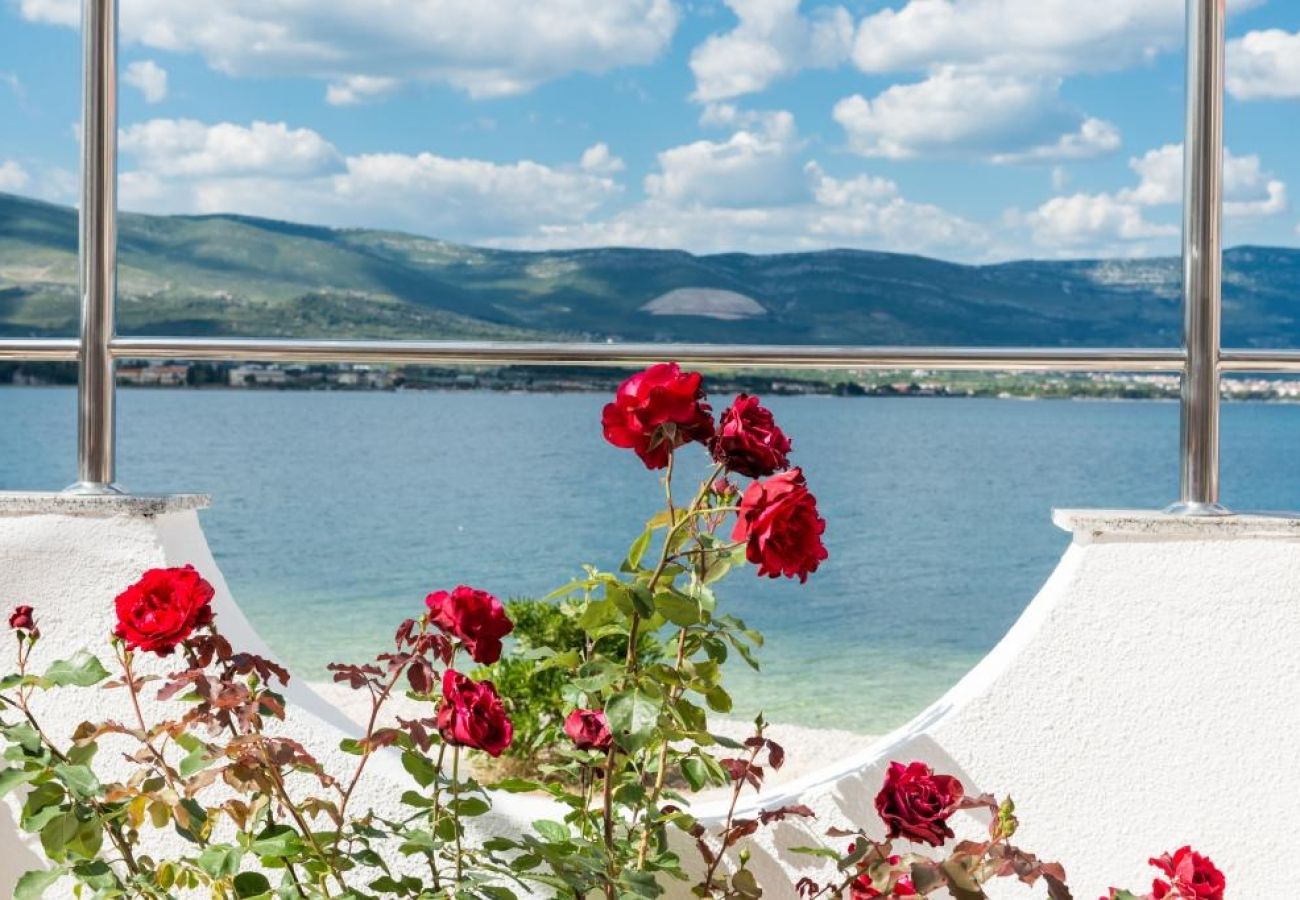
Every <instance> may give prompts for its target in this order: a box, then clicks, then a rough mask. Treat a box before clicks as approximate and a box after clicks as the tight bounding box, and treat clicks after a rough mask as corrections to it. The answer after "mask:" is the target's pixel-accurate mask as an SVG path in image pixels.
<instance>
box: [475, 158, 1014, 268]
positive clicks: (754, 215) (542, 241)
mask: <svg viewBox="0 0 1300 900" xmlns="http://www.w3.org/2000/svg"><path fill="white" fill-rule="evenodd" d="M803 180H804V183H805V184H806V185H807V195H806V196H805V197H804V198H803V199H802V200H800V201H799V202H795V203H788V202H779V203H762V202H754V203H752V204H750V205H745V206H737V205H727V206H722V205H719V206H711V205H707V204H705V203H698V202H697V203H688V204H679V203H673V202H668V201H666V200H664V199H661V198H657V197H650V198H649V199H647V200H646V201H644V202H642V203H639V204H636V205H635V206H632V207H630V208H628V209H625V210H623V211H621V212H619V213H617V214H616V215H613V216H610V217H608V218H606V219H603V220H589V221H584V222H580V223H573V224H569V225H556V226H544V227H542V228H540V229H538V230H537V231H535V232H534V233H532V234H524V235H520V236H517V237H514V238H509V239H506V240H502V241H497V242H496V243H497V244H498V245H500V246H508V247H518V248H526V249H541V248H551V247H593V246H635V247H659V248H686V249H689V250H691V251H693V252H697V253H712V252H717V253H720V252H730V251H744V252H750V253H786V252H792V251H798V250H827V249H834V248H865V249H873V250H894V251H898V252H907V253H931V254H935V255H939V256H949V257H964V258H969V257H972V256H983V255H984V254H986V253H987V251H988V248H989V243H990V240H989V235H988V233H987V231H986V230H985V229H984V228H983V227H982V226H980V225H978V224H976V223H973V222H970V221H968V220H966V219H963V218H961V217H960V216H956V215H954V214H952V213H950V212H948V211H947V210H944V209H941V208H939V207H937V206H933V205H930V204H924V203H914V202H912V201H909V200H907V199H906V198H904V197H902V196H901V195H900V193H899V190H898V186H897V185H896V184H894V183H893V182H892V181H889V180H888V179H885V178H878V177H873V176H869V175H858V176H855V177H852V178H844V179H840V178H834V177H832V176H830V175H827V174H826V173H825V172H824V171H822V169H821V167H820V166H818V165H817V164H816V163H808V164H807V165H806V166H805V167H804V169H803Z"/></svg>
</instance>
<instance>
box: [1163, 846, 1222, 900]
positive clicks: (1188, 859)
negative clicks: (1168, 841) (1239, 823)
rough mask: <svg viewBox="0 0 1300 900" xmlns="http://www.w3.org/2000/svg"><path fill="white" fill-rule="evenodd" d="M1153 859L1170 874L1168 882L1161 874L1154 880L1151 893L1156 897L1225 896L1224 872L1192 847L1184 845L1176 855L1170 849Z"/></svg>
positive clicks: (1208, 899) (1205, 899)
mask: <svg viewBox="0 0 1300 900" xmlns="http://www.w3.org/2000/svg"><path fill="white" fill-rule="evenodd" d="M1150 863H1151V865H1153V866H1155V867H1156V868H1157V869H1159V870H1160V871H1162V872H1164V873H1165V875H1166V876H1168V878H1169V881H1168V882H1166V881H1163V880H1161V879H1159V878H1157V879H1156V880H1155V881H1154V882H1152V885H1151V893H1152V896H1154V897H1155V898H1156V900H1162V898H1169V900H1223V890H1224V887H1225V882H1224V877H1223V873H1222V872H1220V871H1219V869H1218V867H1216V866H1215V865H1214V863H1212V862H1210V859H1209V857H1207V856H1202V855H1201V854H1199V853H1197V852H1196V851H1195V850H1193V849H1192V848H1191V847H1181V848H1179V849H1178V850H1175V851H1174V853H1173V855H1172V856H1170V855H1169V854H1168V853H1166V854H1165V855H1164V856H1161V857H1158V858H1156V859H1152V860H1150Z"/></svg>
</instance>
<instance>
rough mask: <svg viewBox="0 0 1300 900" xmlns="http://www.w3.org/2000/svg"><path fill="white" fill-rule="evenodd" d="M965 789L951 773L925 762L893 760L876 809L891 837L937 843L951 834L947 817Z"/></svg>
mask: <svg viewBox="0 0 1300 900" xmlns="http://www.w3.org/2000/svg"><path fill="white" fill-rule="evenodd" d="M964 794H965V791H964V790H963V789H962V786H961V782H960V781H958V780H957V779H956V778H953V777H952V776H950V775H936V774H934V772H933V770H931V769H930V767H929V766H927V765H926V764H925V763H922V762H913V763H908V764H907V765H903V764H902V763H900V762H891V763H890V764H889V771H888V772H886V774H885V786H884V787H882V788H881V789H880V793H879V794H877V795H876V812H877V813H879V814H880V818H881V819H882V820H883V821H884V823H885V825H886V826H887V827H888V829H889V837H890V838H896V837H899V836H900V835H901V836H902V837H905V838H907V839H908V840H909V841H918V842H921V843H926V844H929V845H930V846H932V847H938V846H941V845H942V844H943V842H944V841H945V840H946V839H948V838H950V837H952V836H953V835H952V829H951V828H949V827H948V817H949V816H951V815H952V814H953V812H954V811H956V809H957V806H958V804H960V803H961V799H962V796H963V795H964Z"/></svg>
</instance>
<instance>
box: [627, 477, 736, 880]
mask: <svg viewBox="0 0 1300 900" xmlns="http://www.w3.org/2000/svg"><path fill="white" fill-rule="evenodd" d="M672 459H673V458H672V457H671V456H669V457H668V472H669V474H668V479H671V478H672ZM723 468H724V466H722V465H718V466H715V467H714V469H713V471H712V472H710V473H709V477H708V478H706V479H705V480H704V481H702V482H701V483H700V490H699V491H698V492H697V493H696V495H695V499H694V500H692V501H691V505H690V507H689V509H688V511H687V513H686V516H685V518H683V519H682V522H681V525H685V524H686V523H687V522H689V521H691V519H692V517H693V516H695V515H696V514H697V513H698V512H700V511H701V507H702V505H703V503H704V501H705V498H707V497H708V495H709V491H710V490H711V488H712V486H713V482H714V481H715V480H716V479H717V477H718V476H719V475H721V474H722V470H723ZM666 493H667V495H668V509H669V511H670V514H669V521H670V522H671V523H672V525H671V527H670V529H669V531H668V534H667V535H666V536H665V537H664V550H663V556H662V557H661V559H660V563H659V566H658V568H657V569H656V570H655V575H654V576H653V578H652V579H651V582H650V590H652V591H653V590H654V585H655V582H656V581H658V579H659V576H660V575H662V574H663V570H664V568H665V567H666V565H667V560H668V555H669V547H670V545H671V543H672V539H673V537H674V536H675V534H676V531H677V529H678V528H679V527H680V525H679V524H678V522H677V516H676V514H675V513H672V509H673V500H672V490H671V488H669V489H668V490H667V491H666ZM709 511H710V512H716V511H717V510H709ZM688 552H689V551H688ZM700 553H701V558H700V560H699V562H700V564H701V568H702V564H703V561H704V560H703V553H704V548H700ZM686 632H687V629H685V628H682V629H681V630H679V631H678V632H677V659H676V661H675V662H674V663H673V671H675V672H680V671H681V668H682V663H683V662H685V661H686ZM682 690H683V689H682V688H673V689H672V691H671V692H670V695H671V697H672V699H673V700H674V701H675V700H677V698H679V697H680V696H681V695H682ZM667 768H668V742H667V741H664V742H662V743H661V744H660V745H659V768H658V771H656V772H655V783H654V787H653V788H652V789H651V792H650V797H649V799H648V800H647V802H646V805H645V823H644V827H643V828H642V831H641V842H640V846H638V848H637V854H636V863H637V868H638V869H642V868H645V862H646V858H647V857H648V856H649V853H650V817H651V816H653V815H654V811H655V807H656V806H658V804H659V798H660V796H662V794H663V790H664V780H665V778H666V777H667Z"/></svg>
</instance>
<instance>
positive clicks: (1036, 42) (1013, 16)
mask: <svg viewBox="0 0 1300 900" xmlns="http://www.w3.org/2000/svg"><path fill="white" fill-rule="evenodd" d="M1260 2H1262V0H1234V2H1232V3H1230V6H1231V7H1232V9H1233V10H1234V11H1235V10H1238V9H1243V8H1246V7H1249V6H1254V5H1257V4H1258V3H1260ZM1183 9H1184V7H1183V4H1182V3H1180V2H1178V0H1088V2H1086V3H1080V2H1078V0H908V2H906V3H904V4H903V5H902V7H901V8H898V9H894V8H890V9H884V10H881V11H879V12H877V13H874V14H872V15H869V16H867V17H866V18H864V19H863V20H862V23H861V24H860V26H859V28H858V33H857V38H856V40H855V42H854V48H853V59H854V62H856V63H857V65H858V67H859V68H861V69H862V70H863V71H865V72H899V71H925V70H929V69H932V68H933V67H935V66H940V65H953V64H957V65H962V66H966V67H971V68H978V69H979V70H982V71H988V72H1010V73H1015V74H1020V75H1024V74H1030V73H1039V74H1053V75H1063V74H1069V73H1073V72H1093V71H1105V70H1114V69H1121V68H1125V67H1128V66H1131V65H1133V64H1135V63H1139V62H1143V61H1145V60H1149V59H1151V58H1153V57H1154V56H1155V55H1157V54H1159V53H1160V52H1162V51H1167V50H1172V49H1176V48H1177V47H1179V46H1180V45H1181V42H1182V39H1183V16H1184V12H1183Z"/></svg>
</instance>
